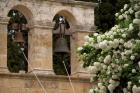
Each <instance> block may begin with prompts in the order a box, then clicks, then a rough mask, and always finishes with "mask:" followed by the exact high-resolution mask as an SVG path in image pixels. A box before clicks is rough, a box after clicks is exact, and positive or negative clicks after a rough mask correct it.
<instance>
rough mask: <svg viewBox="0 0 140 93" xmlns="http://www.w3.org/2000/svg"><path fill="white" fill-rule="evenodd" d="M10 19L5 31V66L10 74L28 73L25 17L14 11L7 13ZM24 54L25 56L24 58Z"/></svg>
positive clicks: (27, 29)
mask: <svg viewBox="0 0 140 93" xmlns="http://www.w3.org/2000/svg"><path fill="white" fill-rule="evenodd" d="M8 17H10V20H9V23H8V26H7V29H8V33H7V66H8V69H9V71H10V72H14V73H18V72H19V71H21V70H22V71H25V72H27V71H28V63H27V61H26V58H25V56H26V57H27V58H28V31H29V28H28V26H27V24H28V22H27V19H26V18H25V16H24V15H23V14H22V13H21V12H20V11H18V10H16V9H11V10H10V11H9V13H8ZM24 54H25V56H24Z"/></svg>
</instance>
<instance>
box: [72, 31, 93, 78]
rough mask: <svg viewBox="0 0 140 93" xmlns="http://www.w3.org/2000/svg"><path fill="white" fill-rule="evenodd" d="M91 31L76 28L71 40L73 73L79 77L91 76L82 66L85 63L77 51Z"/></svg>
mask: <svg viewBox="0 0 140 93" xmlns="http://www.w3.org/2000/svg"><path fill="white" fill-rule="evenodd" d="M90 33H91V31H82V30H80V29H78V30H76V31H75V32H74V33H73V35H72V36H73V37H74V38H73V39H72V40H71V75H72V76H77V77H86V78H89V76H90V73H89V72H88V71H87V70H86V69H85V68H83V67H82V64H83V63H84V62H83V61H82V60H80V58H79V54H78V53H77V48H78V47H80V46H82V45H83V44H84V42H85V40H84V37H85V36H86V35H89V34H90Z"/></svg>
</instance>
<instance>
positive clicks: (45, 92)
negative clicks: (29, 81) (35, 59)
mask: <svg viewBox="0 0 140 93" xmlns="http://www.w3.org/2000/svg"><path fill="white" fill-rule="evenodd" d="M20 50H21V51H22V49H21V48H20ZM22 54H23V55H24V57H25V59H26V61H27V63H28V65H29V67H30V68H31V70H33V68H32V66H31V64H30V63H29V61H28V59H27V57H26V55H25V53H24V52H23V51H22ZM33 74H34V76H35V78H36V79H37V81H38V83H39V85H40V87H41V88H42V89H43V91H44V93H48V92H47V90H46V89H45V87H44V86H43V84H42V83H41V81H40V79H39V78H38V76H37V75H36V73H34V72H33Z"/></svg>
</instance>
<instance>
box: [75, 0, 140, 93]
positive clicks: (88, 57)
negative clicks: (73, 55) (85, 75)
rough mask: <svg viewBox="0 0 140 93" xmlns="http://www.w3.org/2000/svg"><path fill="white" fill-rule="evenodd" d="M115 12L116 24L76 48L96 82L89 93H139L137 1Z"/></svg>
mask: <svg viewBox="0 0 140 93" xmlns="http://www.w3.org/2000/svg"><path fill="white" fill-rule="evenodd" d="M130 2H131V3H130V4H129V5H128V4H125V5H124V8H123V9H121V10H120V12H119V13H116V14H115V16H116V20H117V21H118V24H117V25H115V26H114V27H112V28H111V29H110V30H109V31H107V32H105V33H104V34H99V33H94V34H93V35H90V36H86V37H85V40H86V41H85V44H84V45H83V46H82V47H79V48H78V52H79V54H80V58H81V59H82V60H83V61H84V64H83V67H85V68H88V70H89V72H90V73H91V75H92V77H91V82H98V84H97V86H96V87H94V88H93V89H90V91H89V93H140V0H130Z"/></svg>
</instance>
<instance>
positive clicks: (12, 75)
mask: <svg viewBox="0 0 140 93" xmlns="http://www.w3.org/2000/svg"><path fill="white" fill-rule="evenodd" d="M37 76H38V77H39V78H40V79H47V80H52V81H53V80H54V79H55V81H60V80H61V81H69V78H68V77H67V76H63V75H48V74H37ZM0 77H1V78H13V79H17V78H21V79H35V76H34V74H33V73H26V74H21V73H0ZM71 80H72V81H73V82H85V83H89V82H90V80H89V79H88V78H84V77H72V76H71Z"/></svg>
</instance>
